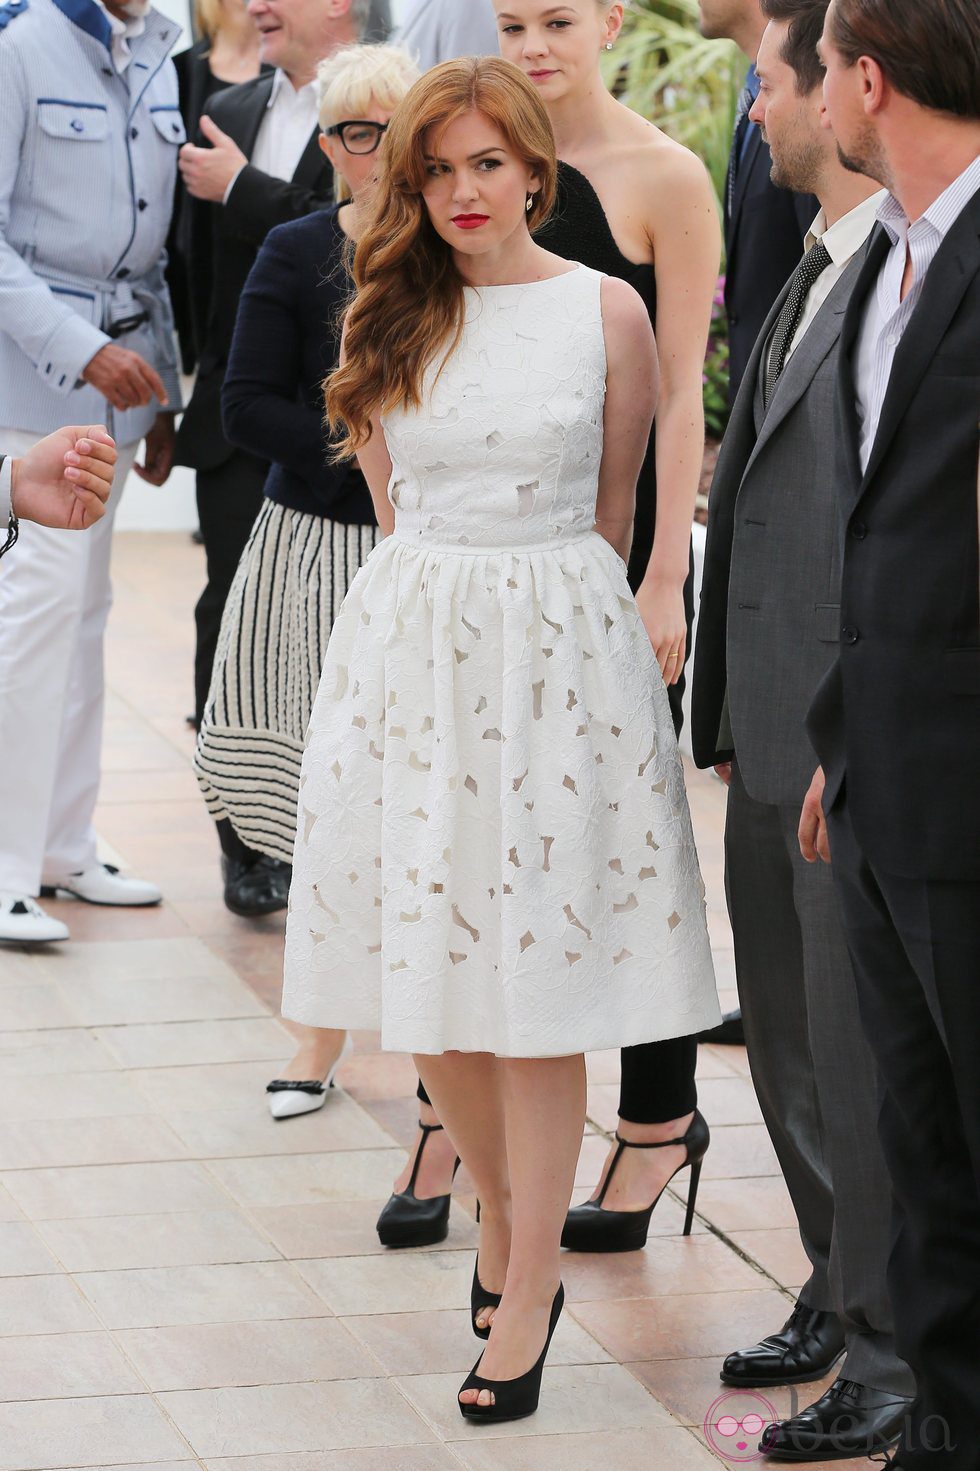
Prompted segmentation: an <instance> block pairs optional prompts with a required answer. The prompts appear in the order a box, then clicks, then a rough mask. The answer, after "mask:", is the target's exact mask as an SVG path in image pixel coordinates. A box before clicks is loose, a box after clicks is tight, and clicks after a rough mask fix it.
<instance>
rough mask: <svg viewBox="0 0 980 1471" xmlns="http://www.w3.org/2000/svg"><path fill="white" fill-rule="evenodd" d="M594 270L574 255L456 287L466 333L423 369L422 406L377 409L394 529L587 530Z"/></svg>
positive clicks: (498, 542) (459, 537) (558, 533)
mask: <svg viewBox="0 0 980 1471" xmlns="http://www.w3.org/2000/svg"><path fill="white" fill-rule="evenodd" d="M601 283H602V277H601V276H600V275H599V274H598V273H597V272H596V271H593V270H589V269H587V268H586V267H585V266H578V267H577V268H576V269H575V270H573V271H568V272H566V273H564V274H563V275H561V276H553V277H550V278H549V279H547V280H544V281H534V282H530V283H527V284H524V285H514V286H489V287H467V288H466V289H465V323H464V327H463V332H462V336H461V338H460V341H459V344H458V346H457V347H456V349H455V351H454V352H452V353H451V354H450V355H449V357H448V358H446V359H445V360H444V361H442V362H441V364H440V362H439V361H436V362H435V363H433V365H432V366H431V367H430V368H429V370H428V371H427V372H426V374H425V378H424V384H423V406H422V408H421V409H420V410H405V409H400V410H397V411H395V412H393V413H390V414H385V415H384V416H383V419H382V423H383V427H384V431H385V439H386V441H387V444H388V449H389V452H390V454H391V461H392V476H391V481H390V483H389V488H388V494H389V498H390V500H391V502H392V505H393V506H394V507H395V536H396V537H397V538H398V539H399V540H401V541H408V542H412V543H414V544H416V545H422V546H429V547H439V546H452V547H453V548H455V549H457V550H458V549H466V548H470V549H472V550H473V551H486V550H488V549H519V548H522V547H523V548H538V547H546V546H550V545H553V544H559V543H562V542H564V541H568V540H570V539H573V538H575V537H580V536H585V535H589V534H591V533H592V530H593V525H594V521H595V503H596V492H597V489H598V479H599V466H600V462H601V459H602V436H603V408H604V401H605V379H606V353H605V340H604V337H603V330H602V310H601V302H600V290H601Z"/></svg>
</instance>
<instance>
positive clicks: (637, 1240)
mask: <svg viewBox="0 0 980 1471" xmlns="http://www.w3.org/2000/svg"><path fill="white" fill-rule="evenodd" d="M710 1142H711V1131H710V1129H709V1128H708V1125H707V1123H706V1122H705V1119H704V1117H703V1116H702V1114H701V1113H700V1111H699V1110H698V1109H695V1111H694V1118H693V1119H692V1120H691V1125H690V1128H689V1129H688V1131H687V1133H686V1134H685V1135H684V1136H683V1138H682V1139H657V1140H654V1141H651V1142H650V1143H641V1142H639V1141H634V1140H632V1139H623V1138H621V1137H620V1135H619V1133H618V1132H617V1134H616V1143H617V1146H618V1147H617V1149H616V1153H615V1154H614V1155H613V1160H612V1164H611V1165H610V1166H609V1170H608V1172H607V1174H606V1178H605V1180H604V1181H603V1182H602V1189H601V1190H600V1191H599V1194H598V1196H597V1197H596V1199H595V1200H587V1201H585V1202H584V1203H583V1204H582V1205H577V1206H575V1207H574V1209H572V1210H570V1211H569V1212H568V1215H567V1216H566V1217H565V1229H564V1231H563V1232H562V1235H561V1244H562V1246H565V1247H567V1248H568V1249H569V1250H570V1251H639V1250H640V1249H641V1248H642V1247H644V1246H645V1245H646V1241H647V1233H648V1232H649V1230H650V1217H651V1216H652V1215H653V1212H654V1209H655V1208H656V1206H657V1204H658V1202H659V1200H660V1197H661V1196H662V1195H663V1193H664V1190H666V1188H667V1185H669V1184H670V1180H668V1181H667V1185H665V1186H664V1187H663V1190H661V1191H660V1195H658V1196H657V1198H656V1200H654V1201H653V1203H652V1204H651V1205H648V1206H646V1207H645V1208H644V1209H642V1210H632V1211H615V1210H605V1209H604V1208H603V1204H602V1202H603V1201H604V1200H605V1198H606V1191H607V1190H608V1189H609V1182H610V1181H611V1180H612V1177H613V1173H614V1171H615V1169H616V1166H617V1165H618V1164H619V1161H620V1158H621V1156H622V1153H623V1150H624V1149H668V1148H670V1146H671V1145H679V1144H683V1145H684V1147H685V1148H686V1149H687V1159H686V1160H685V1161H684V1163H683V1164H682V1165H678V1167H677V1169H676V1170H675V1171H674V1175H677V1174H679V1173H680V1171H681V1170H686V1169H687V1167H688V1165H690V1167H691V1182H690V1185H689V1186H688V1191H687V1214H686V1216H685V1217H684V1235H685V1236H690V1234H691V1226H692V1224H693V1222H694V1207H695V1204H696V1202H697V1198H698V1185H699V1184H700V1181H701V1165H702V1163H703V1161H704V1156H705V1154H706V1153H707V1151H708V1145H709V1143H710ZM674 1175H671V1177H670V1179H671V1180H672V1179H673V1178H674Z"/></svg>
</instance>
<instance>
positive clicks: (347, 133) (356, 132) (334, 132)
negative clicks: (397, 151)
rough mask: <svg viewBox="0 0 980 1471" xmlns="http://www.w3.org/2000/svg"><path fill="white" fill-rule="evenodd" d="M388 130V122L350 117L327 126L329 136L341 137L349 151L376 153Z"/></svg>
mask: <svg viewBox="0 0 980 1471" xmlns="http://www.w3.org/2000/svg"><path fill="white" fill-rule="evenodd" d="M387 131H388V124H387V123H369V122H362V121H358V120H351V119H348V120H347V122H345V123H334V125H333V127H332V128H325V129H324V132H325V133H326V135H327V137H328V138H339V139H340V141H341V143H343V145H344V147H345V148H346V149H347V152H348V153H362V154H363V153H374V152H375V150H376V149H377V147H378V144H379V143H380V142H381V139H382V138H383V137H384V135H385V133H386V132H387Z"/></svg>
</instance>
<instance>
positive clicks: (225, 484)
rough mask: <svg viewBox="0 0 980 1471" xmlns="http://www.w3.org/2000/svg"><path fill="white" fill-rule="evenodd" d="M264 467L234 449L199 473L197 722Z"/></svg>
mask: <svg viewBox="0 0 980 1471" xmlns="http://www.w3.org/2000/svg"><path fill="white" fill-rule="evenodd" d="M268 469H269V467H268V465H267V464H266V463H265V461H264V460H257V459H256V458H255V456H254V455H250V454H246V453H245V451H244V450H237V449H236V450H233V451H232V453H231V456H230V458H229V459H227V460H225V461H224V463H223V464H221V465H218V466H217V467H216V468H215V469H213V470H198V472H197V514H198V518H199V521H200V526H201V536H202V538H203V540H204V552H205V557H206V559H207V583H206V584H205V588H204V591H203V592H202V593H201V596H200V598H199V599H198V601H197V607H196V608H195V609H194V621H195V623H196V625H197V647H196V650H195V654H194V714H195V717H196V719H197V723H198V725H200V723H201V720H202V718H203V716H204V707H205V705H206V704H207V699H208V689H209V688H210V685H211V670H212V667H213V665H214V653H215V649H216V648H217V645H218V630H219V629H220V627H221V615H222V613H223V612H224V611H225V601H226V599H227V597H228V592H229V589H230V588H231V584H232V580H233V578H234V576H235V573H236V572H237V570H238V563H239V561H240V559H241V555H242V552H243V551H244V550H245V544H246V542H247V541H248V538H249V536H250V535H251V531H252V527H253V525H254V524H255V518H256V516H257V515H258V514H259V508H260V506H261V504H262V487H263V486H264V485H265V477H266V474H267V473H268Z"/></svg>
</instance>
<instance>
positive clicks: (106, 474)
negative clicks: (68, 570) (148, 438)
mask: <svg viewBox="0 0 980 1471" xmlns="http://www.w3.org/2000/svg"><path fill="white" fill-rule="evenodd" d="M115 464H116V446H115V444H114V443H113V441H112V440H111V439H110V438H109V435H108V434H107V433H106V431H105V428H104V426H103V425H102V424H93V425H92V426H91V427H90V428H88V429H83V428H78V427H74V426H73V427H70V428H67V429H59V430H57V432H56V433H54V434H49V435H48V437H47V438H46V439H42V440H39V441H38V443H37V444H35V445H34V446H33V448H31V449H29V450H28V451H27V454H26V455H22V456H20V457H19V458H18V459H15V460H14V461H13V463H12V465H11V475H10V489H11V497H10V504H11V508H12V510H13V513H14V515H15V516H20V517H22V518H23V519H24V520H25V521H37V522H39V523H40V525H41V526H53V527H55V528H56V529H57V530H59V531H85V530H87V529H88V527H89V526H93V525H94V524H95V522H96V521H99V520H101V518H102V517H103V516H104V515H105V503H106V501H107V500H108V499H109V491H110V489H111V488H112V476H113V472H114V470H115Z"/></svg>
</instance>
